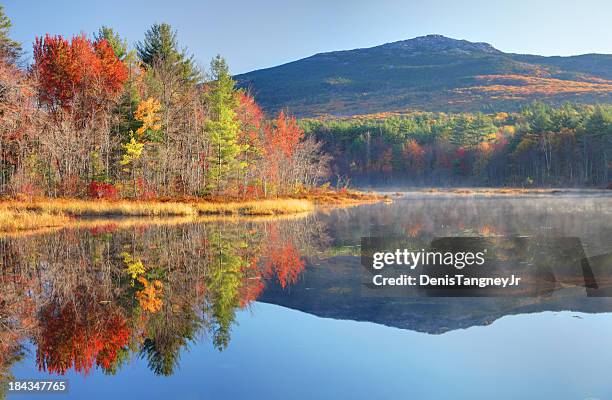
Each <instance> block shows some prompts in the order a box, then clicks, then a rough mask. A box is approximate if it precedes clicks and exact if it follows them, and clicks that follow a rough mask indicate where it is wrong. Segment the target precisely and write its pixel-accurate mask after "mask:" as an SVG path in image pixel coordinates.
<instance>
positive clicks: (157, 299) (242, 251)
mask: <svg viewBox="0 0 612 400" xmlns="http://www.w3.org/2000/svg"><path fill="white" fill-rule="evenodd" d="M108 226H111V227H112V229H107V225H104V226H102V227H101V228H100V229H88V230H64V231H59V232H56V233H54V234H48V235H40V236H29V237H22V238H5V239H0V250H1V253H0V256H1V257H0V262H1V264H0V273H1V275H0V278H1V281H0V284H1V285H2V291H1V292H0V293H1V294H0V323H1V324H0V350H1V351H0V366H1V367H2V369H0V379H3V380H7V379H10V375H9V374H10V368H11V365H13V364H14V363H15V362H17V361H18V360H20V359H21V357H22V355H23V351H22V346H21V345H22V343H24V342H25V341H26V340H31V341H32V342H33V343H34V344H35V346H36V362H37V364H38V367H39V368H40V369H41V370H43V371H47V372H49V373H53V374H59V375H63V374H65V373H66V372H67V371H69V370H74V371H77V372H79V373H82V374H88V373H90V371H91V370H92V369H94V368H99V369H101V370H102V371H104V372H105V373H107V374H115V373H116V372H117V371H119V370H120V369H121V367H122V366H123V365H125V364H126V363H127V362H128V361H129V360H130V359H131V358H132V357H135V356H136V357H142V358H144V359H145V360H146V361H147V362H148V365H149V367H150V369H151V370H152V371H153V372H154V373H155V374H158V375H171V374H172V373H173V372H174V370H175V369H176V367H177V365H178V363H179V358H180V354H181V351H183V349H184V348H186V347H187V346H188V345H189V343H190V342H193V341H195V340H197V339H199V338H203V337H209V338H210V339H211V342H212V344H213V346H214V347H216V348H217V349H219V350H223V349H225V348H226V347H227V346H229V344H230V339H231V331H232V326H233V325H234V323H235V317H236V311H237V310H239V309H242V308H245V307H248V306H249V304H251V303H252V302H253V301H255V300H256V299H257V298H258V297H259V296H260V294H261V293H262V292H263V290H264V289H265V286H266V285H269V284H279V285H280V286H281V287H282V288H285V287H286V286H288V285H291V284H292V283H294V282H296V281H297V279H298V276H299V274H300V273H301V272H302V271H303V270H304V268H305V265H306V263H305V259H304V257H305V256H307V255H308V253H309V252H311V251H312V250H313V249H314V248H318V247H319V246H320V244H321V243H322V242H323V241H324V240H325V235H324V234H323V233H322V232H323V229H322V225H321V224H320V223H319V222H318V221H317V220H316V219H312V218H309V219H307V220H286V221H285V220H280V221H275V220H268V221H262V222H253V221H251V222H241V223H239V222H208V223H193V224H184V225H175V226H172V225H163V224H156V225H152V226H148V227H144V228H143V227H139V228H131V229H118V228H117V226H116V225H114V224H112V225H108Z"/></svg>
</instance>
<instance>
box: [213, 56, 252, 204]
mask: <svg viewBox="0 0 612 400" xmlns="http://www.w3.org/2000/svg"><path fill="white" fill-rule="evenodd" d="M211 72H212V76H213V81H212V83H211V91H210V93H209V94H208V101H209V102H210V119H209V120H208V121H207V123H206V130H207V131H208V133H209V135H210V143H211V148H212V155H211V156H210V157H209V164H210V168H209V171H208V172H209V179H208V181H209V189H212V190H214V191H215V192H217V193H218V192H219V191H221V190H222V189H223V187H222V186H223V185H224V184H226V183H227V181H228V179H231V178H232V177H235V176H236V174H237V173H238V172H239V171H240V170H241V169H242V168H244V167H245V165H244V163H242V162H240V161H239V159H238V156H239V155H240V153H241V152H242V151H243V150H244V148H243V146H241V145H240V144H239V142H238V136H239V133H240V122H239V120H238V119H237V118H236V112H235V108H236V106H237V100H236V90H235V88H234V86H235V82H234V80H233V79H232V77H231V75H230V74H229V70H228V67H227V63H226V62H225V60H224V59H223V58H222V57H221V56H217V57H215V58H214V59H213V60H212V62H211Z"/></svg>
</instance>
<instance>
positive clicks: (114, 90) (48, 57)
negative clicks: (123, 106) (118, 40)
mask: <svg viewBox="0 0 612 400" xmlns="http://www.w3.org/2000/svg"><path fill="white" fill-rule="evenodd" d="M33 71H34V73H35V74H36V75H37V77H38V81H39V82H40V99H41V101H42V102H44V103H45V104H47V105H49V106H50V107H52V108H53V107H62V108H64V109H69V108H71V107H72V106H73V105H74V103H75V101H76V100H77V99H79V100H80V101H84V102H92V103H99V102H100V101H101V100H102V99H108V98H114V97H115V96H117V95H118V94H119V92H120V91H121V90H122V88H123V84H124V83H125V81H126V80H127V77H128V70H127V67H126V66H125V64H123V63H122V62H121V61H120V60H118V59H117V57H116V56H115V54H114V52H113V49H112V48H111V46H110V45H109V44H108V42H107V41H106V40H101V41H97V42H93V43H92V42H91V41H90V40H89V39H87V38H86V37H85V35H80V36H75V37H73V38H72V40H70V41H68V40H67V39H64V38H63V37H62V36H51V35H49V34H47V35H46V36H45V37H44V38H36V41H35V43H34V66H33ZM87 111H89V112H91V109H89V110H87Z"/></svg>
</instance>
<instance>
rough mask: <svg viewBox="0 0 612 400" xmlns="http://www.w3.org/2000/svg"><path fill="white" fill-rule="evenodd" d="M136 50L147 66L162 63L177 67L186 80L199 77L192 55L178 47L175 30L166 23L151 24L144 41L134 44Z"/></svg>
mask: <svg viewBox="0 0 612 400" xmlns="http://www.w3.org/2000/svg"><path fill="white" fill-rule="evenodd" d="M136 51H137V53H138V57H140V60H141V61H142V62H143V63H144V64H146V65H148V66H149V67H152V66H153V65H154V64H155V63H163V64H165V65H167V66H173V67H176V68H178V69H179V70H180V72H181V75H182V76H183V79H185V80H186V81H188V82H197V81H199V80H200V79H201V75H200V73H199V71H198V69H197V68H196V66H195V64H194V61H193V56H190V55H188V54H187V50H185V49H182V50H181V49H179V45H178V39H177V33H176V30H173V29H172V27H171V26H170V25H168V24H165V23H162V24H153V25H152V26H151V27H150V28H149V29H148V30H147V31H146V32H145V38H144V41H142V42H138V43H137V44H136Z"/></svg>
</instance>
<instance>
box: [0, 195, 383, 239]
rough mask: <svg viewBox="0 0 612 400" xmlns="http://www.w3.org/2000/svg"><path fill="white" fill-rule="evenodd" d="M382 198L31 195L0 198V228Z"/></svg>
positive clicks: (281, 210) (277, 209) (261, 212)
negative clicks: (145, 198) (164, 198)
mask: <svg viewBox="0 0 612 400" xmlns="http://www.w3.org/2000/svg"><path fill="white" fill-rule="evenodd" d="M381 200H383V197H382V196H378V195H374V194H365V193H360V192H353V191H346V190H344V191H330V190H328V191H320V192H316V193H313V194H308V195H306V196H302V197H300V198H278V199H262V200H249V201H221V200H210V201H204V200H195V199H184V200H180V201H179V200H176V201H160V200H152V201H135V200H117V201H107V200H80V199H33V200H28V201H18V200H4V201H0V232H14V231H24V230H32V229H40V228H51V227H61V226H66V225H69V224H73V223H74V220H75V219H79V217H97V218H99V217H115V216H120V217H197V216H199V215H212V216H214V215H224V216H279V215H292V214H302V213H308V212H311V211H313V210H314V209H315V206H316V205H331V206H342V205H354V204H359V203H369V202H375V201H381Z"/></svg>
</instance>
